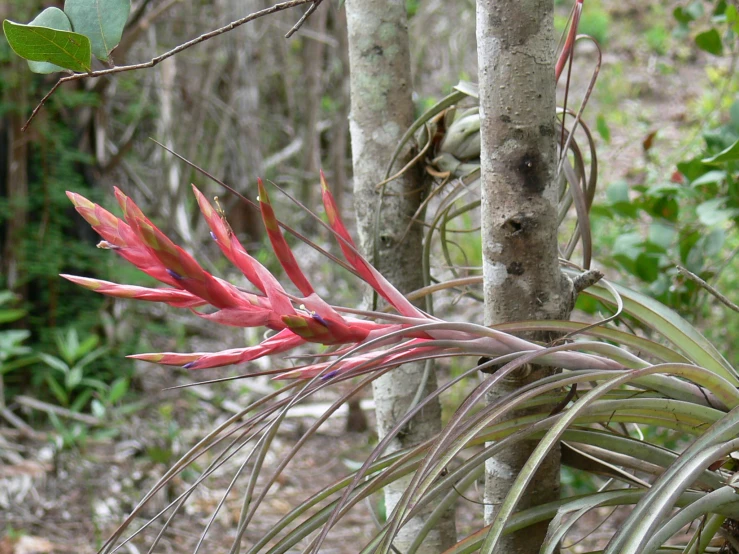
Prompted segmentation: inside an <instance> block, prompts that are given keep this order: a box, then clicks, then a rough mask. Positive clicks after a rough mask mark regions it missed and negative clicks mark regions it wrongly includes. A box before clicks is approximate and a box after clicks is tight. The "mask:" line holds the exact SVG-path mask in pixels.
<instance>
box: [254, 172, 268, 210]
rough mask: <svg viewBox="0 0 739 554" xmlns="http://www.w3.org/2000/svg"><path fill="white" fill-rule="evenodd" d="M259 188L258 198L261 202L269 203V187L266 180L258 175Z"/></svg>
mask: <svg viewBox="0 0 739 554" xmlns="http://www.w3.org/2000/svg"><path fill="white" fill-rule="evenodd" d="M257 188H258V189H259V196H257V200H258V201H259V203H260V204H261V203H264V204H269V195H268V194H267V189H266V188H265V186H264V182H263V181H262V179H260V178H259V177H257Z"/></svg>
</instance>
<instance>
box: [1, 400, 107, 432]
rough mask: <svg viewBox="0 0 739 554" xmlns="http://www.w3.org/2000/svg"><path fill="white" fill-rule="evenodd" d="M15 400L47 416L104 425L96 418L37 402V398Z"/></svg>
mask: <svg viewBox="0 0 739 554" xmlns="http://www.w3.org/2000/svg"><path fill="white" fill-rule="evenodd" d="M14 400H15V402H17V403H18V404H20V405H21V406H26V407H28V408H31V409H34V410H40V411H42V412H46V413H47V414H56V415H58V416H61V417H66V418H67V419H72V420H74V421H79V422H81V423H86V424H87V425H100V424H101V423H102V421H101V420H99V419H98V418H96V417H92V416H89V415H87V414H80V413H77V412H73V411H71V410H67V409H66V408H62V407H61V406H54V405H53V404H47V403H46V402H42V401H41V400H36V399H35V398H31V397H29V396H16V397H15V399H14Z"/></svg>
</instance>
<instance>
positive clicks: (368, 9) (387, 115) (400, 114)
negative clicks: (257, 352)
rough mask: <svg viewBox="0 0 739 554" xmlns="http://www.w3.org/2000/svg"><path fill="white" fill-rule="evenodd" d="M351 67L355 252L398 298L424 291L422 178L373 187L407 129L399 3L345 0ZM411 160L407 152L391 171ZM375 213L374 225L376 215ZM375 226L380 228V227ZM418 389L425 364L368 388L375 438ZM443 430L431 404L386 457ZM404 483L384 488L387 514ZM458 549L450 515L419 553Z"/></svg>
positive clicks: (429, 381)
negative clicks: (417, 220)
mask: <svg viewBox="0 0 739 554" xmlns="http://www.w3.org/2000/svg"><path fill="white" fill-rule="evenodd" d="M346 14H347V26H348V32H349V63H350V69H351V78H350V82H351V115H350V122H349V129H350V134H351V142H352V162H353V168H354V203H355V208H356V213H357V228H358V234H359V238H360V247H361V250H362V251H363V252H364V254H365V255H366V256H367V257H368V258H369V259H371V260H373V261H374V263H375V264H376V265H377V268H378V269H379V270H380V271H381V272H382V273H383V275H385V276H386V277H387V278H388V280H389V281H390V282H391V283H393V284H394V285H395V286H396V287H398V289H399V290H400V291H401V292H410V291H412V290H415V289H418V288H421V287H422V286H423V284H424V283H423V275H422V273H421V271H422V270H421V268H422V263H421V251H422V248H421V243H422V228H421V226H420V225H417V224H416V225H412V226H411V228H410V231H409V232H407V233H406V230H407V227H408V224H409V222H410V218H411V217H412V216H413V214H414V213H415V212H416V210H417V209H418V207H419V205H420V203H421V201H422V197H423V194H424V181H423V174H422V172H421V171H420V170H418V169H412V170H410V171H408V172H406V173H405V174H404V175H403V176H402V177H400V178H398V179H395V180H394V181H392V182H390V183H388V184H387V185H386V186H385V187H382V188H379V189H378V187H377V184H378V183H380V182H381V181H383V179H384V178H385V170H386V167H387V165H388V163H389V161H390V157H391V155H392V152H393V150H394V149H395V147H396V145H397V144H398V142H399V141H400V138H401V136H402V134H403V132H404V131H405V130H406V129H407V128H408V127H410V125H411V123H412V122H413V115H414V109H413V102H412V99H411V72H410V53H409V45H408V29H407V21H406V6H405V1H404V0H347V1H346ZM410 157H411V152H410V151H409V150H407V151H406V152H404V153H403V154H402V155H401V156H400V157H399V159H398V162H397V164H396V167H395V168H394V169H395V170H396V171H397V170H398V169H400V168H401V167H403V166H404V165H405V164H406V163H407V162H408V161H409V160H410ZM378 205H379V206H381V210H380V212H379V222H378V221H377V220H376V209H377V207H378ZM378 223H379V224H378ZM419 387H424V391H423V393H424V394H428V393H430V392H431V391H433V390H434V389H435V388H436V378H435V375H434V373H433V371H432V372H431V373H430V374H426V375H424V367H423V364H407V365H405V366H402V367H400V368H397V369H395V370H393V371H392V372H390V373H388V374H386V375H385V376H383V377H380V378H379V379H377V380H376V381H375V383H374V384H373V392H374V397H375V404H376V415H377V426H378V434H379V435H380V436H384V435H385V434H387V432H388V431H389V430H390V429H391V428H392V427H393V426H394V425H395V423H396V422H397V421H398V420H399V419H400V418H401V417H403V416H404V415H405V413H406V412H407V410H408V409H409V408H410V407H411V403H412V401H413V399H414V397H415V396H416V392H417V391H418V389H419ZM440 428H441V408H440V406H439V403H438V401H435V402H431V403H429V404H428V405H427V406H426V407H425V408H424V410H423V411H422V412H421V413H419V414H418V415H417V417H415V418H414V419H413V420H412V421H411V422H410V424H409V425H408V427H407V428H406V429H405V430H404V432H403V433H402V434H401V435H400V436H398V438H396V440H394V441H393V443H392V445H391V449H392V450H397V449H400V448H405V447H409V446H413V445H416V444H418V443H420V442H421V441H423V440H425V439H428V438H429V437H432V436H434V435H435V434H436V433H438V432H439V430H440ZM408 481H409V479H405V480H399V481H397V482H395V483H393V484H391V485H389V486H388V487H386V489H385V504H386V510H387V512H388V514H389V513H390V512H391V511H392V509H393V507H394V506H395V504H396V503H397V501H398V499H399V498H400V495H401V494H402V492H403V491H404V489H405V487H406V486H407V485H408ZM431 509H432V507H429V509H428V510H426V511H424V512H422V513H420V514H419V516H418V517H414V518H413V519H412V520H411V521H409V522H408V523H407V524H406V525H405V526H404V527H403V528H402V529H401V530H400V532H399V533H398V536H397V537H396V538H395V540H394V541H393V544H394V546H395V547H396V548H397V549H398V550H399V551H400V552H405V551H407V549H408V548H409V547H410V545H411V543H412V542H413V539H414V538H415V536H416V535H417V533H418V531H419V530H420V528H421V526H422V525H423V522H424V521H425V519H426V516H427V514H428V513H429V512H430V511H431ZM455 542H456V533H455V529H454V519H453V514H449V515H448V516H447V517H445V518H442V520H441V521H440V523H439V525H437V526H436V527H435V529H433V530H432V531H431V533H429V535H428V537H427V538H426V540H425V541H424V543H423V545H422V547H421V549H420V550H419V551H420V552H424V553H429V554H435V553H438V552H443V551H444V550H446V549H447V548H449V547H450V546H452V545H453V544H454V543H455Z"/></svg>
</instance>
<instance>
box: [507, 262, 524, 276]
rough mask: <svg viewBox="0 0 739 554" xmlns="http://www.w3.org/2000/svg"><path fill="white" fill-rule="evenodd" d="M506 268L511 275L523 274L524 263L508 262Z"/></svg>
mask: <svg viewBox="0 0 739 554" xmlns="http://www.w3.org/2000/svg"><path fill="white" fill-rule="evenodd" d="M506 270H507V271H508V273H510V274H511V275H523V273H524V268H523V264H522V263H521V262H513V263H510V264H508V267H506Z"/></svg>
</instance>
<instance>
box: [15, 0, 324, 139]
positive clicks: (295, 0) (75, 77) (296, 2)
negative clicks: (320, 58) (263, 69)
mask: <svg viewBox="0 0 739 554" xmlns="http://www.w3.org/2000/svg"><path fill="white" fill-rule="evenodd" d="M309 2H311V3H312V4H313V5H312V6H311V8H309V9H308V10H307V11H306V13H305V14H304V15H303V17H302V18H301V19H300V21H298V24H301V25H302V22H303V21H305V19H306V18H307V17H308V15H310V13H312V11H314V10H315V8H316V7H317V6H318V4H320V3H321V0H289V1H288V2H281V3H279V4H275V5H274V6H270V7H269V8H265V9H263V10H259V11H258V12H254V13H251V14H249V15H247V16H246V17H242V18H241V19H237V20H236V21H232V22H231V23H229V24H228V25H225V26H224V27H220V28H218V29H215V30H213V31H210V32H209V33H204V34H202V35H200V36H199V37H197V38H194V39H192V40H189V41H187V42H185V43H183V44H180V45H179V46H177V47H175V48H173V49H172V50H169V51H167V52H165V53H164V54H161V55H159V56H157V57H155V58H152V59H151V60H149V61H148V62H144V63H138V64H132V65H121V66H118V67H112V68H110V69H102V70H99V71H89V72H88V73H74V74H72V75H68V76H66V77H62V78H61V79H59V80H58V81H57V82H56V83H55V84H54V86H53V87H51V90H50V91H49V92H47V93H46V95H45V96H44V97H43V98H42V99H41V101H40V102H39V103H38V105H37V106H36V107H35V108H34V109H33V112H31V117H29V118H28V121H26V124H25V125H24V126H23V127H21V131H25V130H26V129H28V126H29V125H30V124H31V121H33V118H34V117H36V114H37V113H38V112H39V111H40V110H41V108H42V107H43V105H44V104H45V103H46V101H47V100H48V99H49V98H50V97H51V95H52V94H54V92H55V91H56V89H58V88H59V86H60V85H61V84H63V83H67V82H70V81H79V80H80V79H90V78H94V77H103V76H104V75H111V74H113V73H122V72H124V71H134V70H136V69H146V68H148V67H154V66H155V65H157V64H158V63H159V62H161V61H162V60H166V59H167V58H170V57H172V56H174V55H175V54H179V53H180V52H182V51H183V50H187V49H188V48H190V47H191V46H195V45H196V44H200V43H201V42H204V41H206V40H208V39H210V38H213V37H215V36H218V35H222V34H223V33H227V32H228V31H231V30H233V29H235V28H236V27H240V26H241V25H243V24H244V23H249V22H250V21H254V20H255V19H259V18H260V17H264V16H265V15H270V14H273V13H277V12H281V11H283V10H287V9H290V8H294V7H295V6H300V5H302V4H308V3H309ZM296 30H297V29H296Z"/></svg>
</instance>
